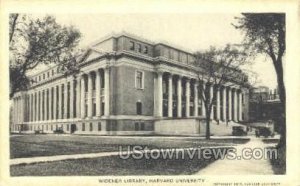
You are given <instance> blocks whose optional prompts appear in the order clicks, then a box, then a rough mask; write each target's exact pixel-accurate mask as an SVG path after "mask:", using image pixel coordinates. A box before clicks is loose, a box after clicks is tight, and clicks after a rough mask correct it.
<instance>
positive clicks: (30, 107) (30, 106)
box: [28, 94, 32, 122]
mask: <svg viewBox="0 0 300 186" xmlns="http://www.w3.org/2000/svg"><path fill="white" fill-rule="evenodd" d="M28 98H29V100H28V102H29V104H28V105H29V111H28V113H29V115H28V117H29V118H28V119H29V120H28V121H29V122H31V118H32V117H31V113H32V110H31V109H32V105H31V100H32V97H31V94H29V97H28Z"/></svg>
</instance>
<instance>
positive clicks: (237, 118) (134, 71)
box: [11, 34, 249, 135]
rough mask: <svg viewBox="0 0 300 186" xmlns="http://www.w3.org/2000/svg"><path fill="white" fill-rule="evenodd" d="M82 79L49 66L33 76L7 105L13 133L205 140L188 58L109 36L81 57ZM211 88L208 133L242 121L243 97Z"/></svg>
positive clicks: (242, 91)
mask: <svg viewBox="0 0 300 186" xmlns="http://www.w3.org/2000/svg"><path fill="white" fill-rule="evenodd" d="M81 58H82V59H81V60H82V62H81V63H80V64H79V66H80V73H79V74H77V75H76V76H68V77H66V76H63V73H62V72H61V71H60V69H59V68H58V67H57V66H55V67H52V68H50V69H47V70H45V71H43V72H40V73H38V74H35V75H33V76H31V78H32V80H33V83H32V84H31V85H30V87H29V89H28V90H27V91H23V92H18V93H16V95H15V96H14V99H13V109H12V110H13V111H12V125H11V131H12V132H20V131H21V132H28V133H30V132H34V131H36V130H42V131H43V132H45V133H53V131H54V130H56V129H58V128H61V129H63V131H64V132H65V133H74V134H99V135H131V134H145V135H146V134H170V135H172V134H175V135H201V134H205V121H204V117H205V115H206V113H205V109H203V108H204V104H203V102H202V101H201V99H200V92H199V90H201V89H198V86H207V85H206V82H201V81H199V78H198V73H199V69H198V67H196V66H195V62H194V56H193V55H192V54H191V53H189V52H186V51H183V50H181V49H177V48H175V47H172V46H169V45H167V44H163V43H153V42H151V41H147V40H145V39H142V38H139V37H136V36H131V35H129V34H119V35H111V36H109V37H106V38H103V39H102V40H101V41H98V42H95V43H94V44H92V45H91V46H90V47H89V49H88V50H87V51H86V52H85V54H84V55H82V56H81ZM209 86H210V93H211V95H212V94H215V95H216V96H215V97H216V100H215V102H214V106H213V112H212V114H211V116H210V117H211V119H212V121H213V122H212V124H211V132H212V133H213V134H219V133H220V134H225V133H226V132H230V131H231V126H232V125H238V123H239V122H241V121H246V120H247V119H248V92H249V91H248V89H247V88H246V87H242V86H240V85H238V84H236V85H234V86H232V84H231V85H230V86H222V87H216V86H215V85H209Z"/></svg>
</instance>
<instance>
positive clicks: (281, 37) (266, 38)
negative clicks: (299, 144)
mask: <svg viewBox="0 0 300 186" xmlns="http://www.w3.org/2000/svg"><path fill="white" fill-rule="evenodd" d="M237 20H238V23H237V25H234V26H235V27H236V28H237V29H240V30H242V31H243V32H244V34H245V39H244V46H246V48H247V49H249V51H251V54H252V55H253V56H256V55H257V54H263V55H266V56H268V57H270V59H271V60H272V62H273V66H274V68H275V71H276V74H277V84H278V93H279V97H280V100H281V104H282V107H283V113H282V117H281V119H280V120H281V121H279V123H280V124H281V140H280V143H279V145H284V146H285V139H286V137H285V136H286V123H285V107H286V106H285V105H286V92H285V85H284V76H283V57H284V54H285V47H286V46H285V14H282V13H243V14H242V16H241V17H238V18H237Z"/></svg>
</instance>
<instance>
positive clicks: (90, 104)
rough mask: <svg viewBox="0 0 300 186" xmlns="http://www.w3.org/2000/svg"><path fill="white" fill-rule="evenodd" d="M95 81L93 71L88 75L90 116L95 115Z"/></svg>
mask: <svg viewBox="0 0 300 186" xmlns="http://www.w3.org/2000/svg"><path fill="white" fill-rule="evenodd" d="M92 96H93V81H92V73H91V72H90V73H89V75H88V99H87V101H88V102H87V104H88V117H92V116H93V98H92Z"/></svg>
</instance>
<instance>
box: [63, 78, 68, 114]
mask: <svg viewBox="0 0 300 186" xmlns="http://www.w3.org/2000/svg"><path fill="white" fill-rule="evenodd" d="M67 116H68V82H66V83H65V85H64V116H63V119H67V118H68V117H67Z"/></svg>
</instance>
